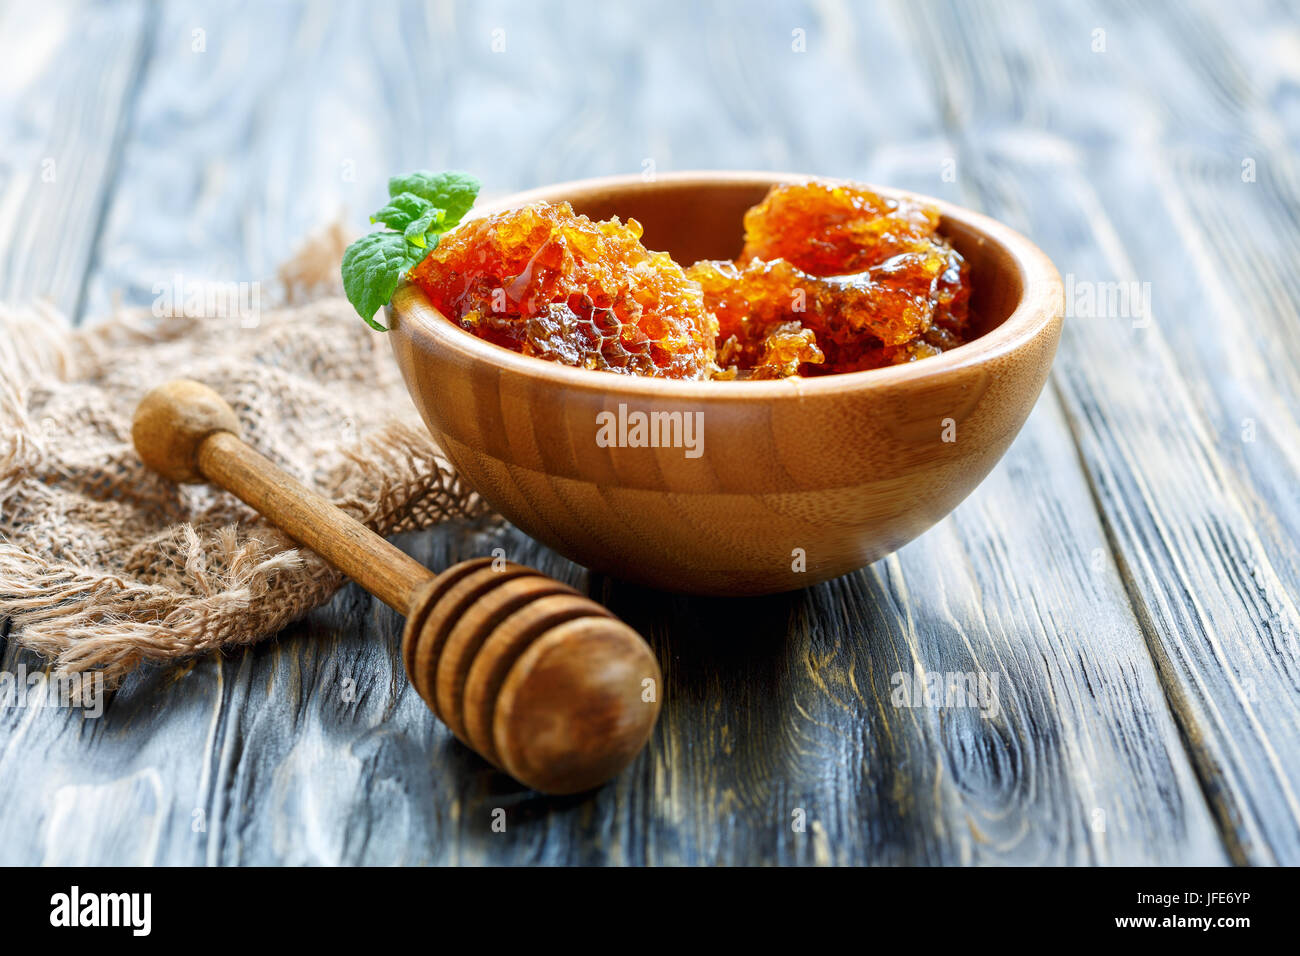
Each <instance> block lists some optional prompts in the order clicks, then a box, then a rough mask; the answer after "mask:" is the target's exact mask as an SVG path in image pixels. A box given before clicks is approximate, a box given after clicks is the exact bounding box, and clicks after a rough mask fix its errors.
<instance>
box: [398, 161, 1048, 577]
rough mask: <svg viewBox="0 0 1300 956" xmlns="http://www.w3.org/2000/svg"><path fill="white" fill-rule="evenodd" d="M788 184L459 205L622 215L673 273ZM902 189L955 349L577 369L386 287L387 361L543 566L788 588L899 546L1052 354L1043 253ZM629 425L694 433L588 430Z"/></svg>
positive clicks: (684, 179) (956, 482)
mask: <svg viewBox="0 0 1300 956" xmlns="http://www.w3.org/2000/svg"><path fill="white" fill-rule="evenodd" d="M808 178H809V177H806V176H795V175H780V174H772V173H735V172H719V173H678V174H672V175H664V176H660V177H658V178H657V179H655V180H654V181H651V182H647V181H645V180H643V179H642V178H641V177H639V176H628V177H615V178H607V179H595V180H585V181H582V182H574V183H563V184H560V185H556V186H550V187H547V188H545V189H539V190H534V191H531V192H526V193H519V194H516V195H513V196H509V197H506V198H504V199H502V200H500V201H498V202H495V203H492V204H490V205H487V206H485V207H483V208H482V209H481V210H478V213H479V214H482V213H486V212H493V211H497V210H501V209H507V208H512V207H516V206H520V205H523V204H525V203H528V202H536V201H541V200H546V201H559V200H568V201H569V202H571V203H572V204H573V207H574V209H575V210H577V211H578V212H580V213H586V214H587V215H589V216H591V217H592V218H594V219H606V218H609V217H611V216H619V217H621V218H624V219H627V218H629V217H630V218H635V219H637V220H639V221H640V222H641V223H642V225H643V226H644V227H645V236H644V242H645V244H646V246H647V247H648V248H651V249H662V250H666V251H668V252H669V253H671V254H672V255H673V257H674V258H675V259H676V260H677V261H678V262H680V263H683V264H689V263H691V262H694V261H696V260H697V259H705V258H711V259H726V258H733V257H734V256H735V255H737V254H738V253H739V251H740V247H741V244H742V238H743V227H742V217H743V215H744V212H745V210H746V209H748V208H749V207H750V206H752V205H754V204H755V203H757V202H759V201H760V200H761V199H762V198H763V196H764V195H766V193H767V191H768V189H769V188H770V187H771V186H772V185H773V184H775V183H778V182H800V181H804V180H806V179H808ZM870 188H873V189H877V191H878V192H880V193H881V194H884V195H888V196H902V195H912V194H905V193H902V192H900V191H898V190H890V189H884V188H878V187H870ZM920 198H925V199H926V201H927V202H931V203H933V204H934V205H936V206H938V207H939V209H940V210H941V212H942V215H943V218H942V222H941V226H940V229H941V231H942V233H943V234H944V235H945V236H946V237H947V238H948V239H949V240H950V241H951V242H952V244H953V245H954V246H955V247H956V248H957V250H958V251H959V252H961V254H962V255H963V256H964V257H965V258H966V260H967V261H968V262H969V263H970V267H971V283H972V299H971V311H972V330H973V334H974V336H975V337H974V338H972V340H971V341H970V342H968V343H967V344H965V345H962V346H960V347H958V348H955V349H951V350H949V351H948V352H945V353H944V354H942V355H939V356H935V357H933V358H927V359H923V360H920V361H917V362H913V363H910V364H907V365H899V366H892V367H889V368H882V369H874V370H871V371H865V372H850V373H846V374H842V375H827V376H820V377H814V378H791V379H783V380H776V381H734V382H682V381H675V380H668V379H657V378H646V377H641V376H631V375H620V374H613V373H609V372H597V371H589V370H586V369H578V368H571V367H568V366H563V365H558V364H555V363H552V362H547V361H543V360H541V359H536V358H531V357H527V356H523V355H519V354H517V353H515V352H512V351H510V350H508V349H505V348H502V347H500V346H497V345H493V344H491V343H489V342H486V341H484V340H482V339H480V338H477V337H476V336H474V335H472V334H470V333H469V332H466V331H465V330H463V329H461V328H460V327H459V326H457V325H456V324H455V323H453V322H451V321H448V320H447V319H446V318H445V317H444V316H443V315H442V314H441V313H439V312H438V311H437V310H436V309H435V308H434V307H433V306H432V305H431V304H430V303H429V301H428V299H427V298H425V296H424V295H423V293H422V292H420V290H419V289H418V288H416V287H415V286H413V285H410V284H405V283H404V284H403V285H402V286H401V287H400V288H399V289H398V291H397V293H396V294H395V295H394V297H393V302H392V305H391V306H390V307H389V311H388V319H389V326H390V329H391V330H392V331H391V337H392V344H393V350H394V352H395V354H396V356H397V361H398V364H399V365H400V367H401V370H402V374H403V376H404V377H405V380H406V385H407V388H408V390H409V391H410V393H411V397H412V399H413V400H414V402H415V405H416V407H417V408H418V409H419V411H420V414H421V415H422V416H423V418H424V421H425V423H426V424H427V425H428V427H429V429H430V430H431V431H432V433H433V435H434V437H435V438H436V439H437V441H438V442H439V444H440V445H441V446H442V448H443V449H444V451H445V452H446V454H447V457H448V458H449V459H450V460H451V461H452V463H453V464H454V465H455V466H456V468H457V470H458V471H459V472H460V474H461V476H462V477H463V478H464V480H465V481H467V482H468V483H469V484H470V485H471V486H472V487H473V488H474V489H475V490H477V491H478V492H479V493H480V494H481V495H482V496H483V498H484V499H486V501H487V502H488V503H489V504H491V505H492V507H494V508H495V509H496V510H497V511H498V512H500V513H501V514H502V515H504V516H505V517H506V518H507V519H509V520H510V521H511V522H513V523H514V524H515V525H517V526H518V527H519V528H521V529H522V530H524V531H525V532H527V533H528V534H530V535H532V536H533V537H534V538H536V539H538V540H539V541H541V542H543V543H544V544H546V545H548V546H549V547H551V548H553V549H555V550H556V551H558V552H560V553H561V554H563V555H565V556H567V557H569V558H571V559H573V560H574V561H577V562H579V563H580V564H583V565H586V566H587V567H589V568H591V569H592V570H595V571H599V572H602V573H605V574H609V575H613V576H615V577H619V578H623V579H626V580H629V581H633V582H636V583H639V584H644V585H648V586H650V587H655V588H661V589H664V590H670V591H681V592H686V593H694V594H712V595H734V596H739V595H752V594H768V593H774V592H778V591H786V590H792V589H795V588H801V587H806V586H808V585H811V584H815V583H817V582H819V581H824V580H827V579H830V578H834V577H838V576H839V575H842V574H845V573H847V572H850V571H854V570H856V569H858V568H861V567H864V566H866V565H868V564H870V563H871V562H873V561H875V560H877V559H879V558H881V557H883V556H885V555H887V554H889V553H890V552H892V551H895V550H897V549H898V548H899V547H901V546H902V545H904V544H906V543H907V542H908V541H911V540H912V539H913V538H915V537H917V536H918V535H919V534H921V533H922V532H923V531H925V530H926V529H927V528H929V527H930V526H931V525H933V524H934V523H935V522H937V521H938V520H939V519H941V518H942V517H943V516H944V515H946V514H948V512H950V511H951V510H952V509H953V508H954V507H956V506H957V504H958V503H959V502H961V500H962V499H963V498H965V497H966V496H967V495H968V494H970V492H971V491H972V490H973V489H974V488H975V486H976V485H978V484H979V483H980V481H982V480H983V479H984V477H985V476H986V475H987V474H988V473H989V471H990V470H991V469H992V468H993V466H994V464H996V463H997V461H998V459H999V458H1000V457H1001V456H1002V454H1003V453H1004V452H1005V451H1006V450H1007V448H1008V446H1010V444H1011V442H1012V440H1013V439H1014V438H1015V436H1016V433H1017V432H1018V431H1019V429H1020V427H1021V425H1023V424H1024V421H1025V418H1026V417H1027V416H1028V414H1029V411H1030V409H1032V408H1033V406H1034V403H1035V401H1036V400H1037V398H1038V395H1039V393H1040V392H1041V391H1042V388H1043V384H1044V383H1045V382H1046V380H1047V374H1048V371H1049V369H1050V367H1051V363H1052V358H1053V356H1054V355H1055V353H1056V345H1057V341H1058V339H1059V338H1060V331H1061V322H1062V316H1063V311H1064V300H1063V294H1062V288H1061V280H1060V276H1059V275H1058V273H1057V271H1056V268H1055V267H1054V266H1053V265H1052V263H1051V261H1050V260H1049V259H1048V258H1047V256H1046V255H1044V254H1043V253H1042V252H1041V251H1040V250H1039V249H1038V248H1037V247H1036V246H1035V245H1033V243H1031V242H1030V241H1029V240H1028V239H1026V238H1025V237H1024V236H1021V235H1020V234H1019V233H1017V232H1015V231H1013V230H1012V229H1009V228H1008V227H1006V226H1004V225H1002V224H1001V223H998V222H996V221H994V220H992V219H989V218H988V217H986V216H982V215H979V214H978V213H974V212H971V211H969V210H966V209H962V208H960V207H957V206H953V205H951V204H948V203H945V202H941V201H939V200H934V199H929V198H928V197H920ZM638 413H640V414H641V415H644V416H646V418H645V421H656V422H658V423H660V424H667V423H673V424H676V422H677V421H678V420H680V422H681V425H682V427H683V429H684V428H685V427H686V426H687V425H688V424H689V425H691V426H694V425H695V424H696V423H698V426H699V428H700V431H699V434H698V435H693V433H688V432H685V431H683V433H682V435H681V438H682V441H681V442H679V443H678V444H677V445H675V446H671V447H628V446H626V445H623V446H619V445H618V444H614V445H612V446H611V445H609V443H608V442H607V441H605V440H604V439H608V437H609V436H610V435H611V432H610V431H609V426H610V425H611V424H613V425H614V426H615V427H616V428H617V424H618V423H619V422H627V423H635V422H636V421H637V420H638V419H637V414H638ZM653 415H661V416H662V415H667V416H669V417H668V418H660V419H657V420H656V419H651V417H650V416H653ZM672 416H680V419H676V418H674V417H672ZM690 437H696V438H698V439H699V441H698V444H697V445H696V446H695V447H692V444H691V443H688V442H687V441H686V439H687V438H690ZM598 439H601V440H598Z"/></svg>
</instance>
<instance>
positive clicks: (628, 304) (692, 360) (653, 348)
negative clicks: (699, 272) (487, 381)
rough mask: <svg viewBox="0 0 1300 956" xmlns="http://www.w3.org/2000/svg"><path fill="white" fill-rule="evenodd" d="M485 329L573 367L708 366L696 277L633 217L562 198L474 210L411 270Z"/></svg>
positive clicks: (708, 334)
mask: <svg viewBox="0 0 1300 956" xmlns="http://www.w3.org/2000/svg"><path fill="white" fill-rule="evenodd" d="M410 278H411V281H412V282H414V283H415V284H416V285H418V286H419V287H420V288H421V289H422V290H423V291H424V293H425V294H426V295H427V296H428V297H429V299H430V301H431V302H432V303H433V304H434V305H435V306H437V307H438V309H439V311H441V312H442V313H443V314H444V315H445V316H447V317H448V318H449V319H451V320H452V321H454V322H456V323H458V324H459V325H460V326H461V327H462V328H464V329H466V330H468V331H470V332H472V333H474V334H475V335H477V336H479V337H480V338H483V339H486V340H488V341H489V342H495V343H496V344H498V345H502V346H505V347H506V348H509V349H513V350H514V351H516V352H520V353H522V354H524V355H532V356H535V357H537V358H543V359H549V360H551V361H555V362H560V363H563V364H565V365H573V366H577V367H579V368H589V369H600V370H604V371H610V372H621V373H625V374H635V375H651V376H661V377H666V378H681V379H700V378H707V377H709V376H711V375H712V374H713V373H714V372H715V371H716V369H717V366H716V364H715V363H714V349H715V344H716V332H717V321H716V319H714V317H713V315H712V314H711V313H710V312H708V311H707V310H706V309H705V307H704V298H703V294H702V291H701V289H700V287H699V285H698V284H697V283H695V282H692V281H690V280H688V279H687V278H686V275H685V272H684V271H683V270H682V268H681V266H679V265H678V264H677V263H676V262H674V261H673V260H672V258H671V257H670V256H669V255H668V254H667V253H664V252H650V251H649V250H647V249H646V248H645V246H644V245H642V244H641V225H640V223H638V222H637V221H636V220H635V219H629V220H628V221H627V222H626V223H623V222H620V221H619V220H618V219H610V220H607V221H604V222H594V221H593V220H591V219H589V218H588V217H586V216H579V215H577V214H575V213H574V211H573V208H572V207H571V206H570V205H569V204H568V203H538V204H535V205H530V206H524V207H522V208H519V209H512V210H508V211H505V212H499V213H496V214H493V215H490V216H485V217H483V218H480V219H474V220H471V221H469V222H467V223H465V224H464V225H462V226H461V227H460V228H458V229H456V230H455V231H453V232H451V233H450V234H448V235H446V236H444V237H443V239H442V241H441V242H440V243H439V244H438V247H437V248H436V249H434V250H433V252H431V253H430V254H429V256H428V257H426V258H425V260H424V261H423V262H421V263H420V264H419V265H418V266H416V267H415V268H414V269H413V270H412V271H411V274H410Z"/></svg>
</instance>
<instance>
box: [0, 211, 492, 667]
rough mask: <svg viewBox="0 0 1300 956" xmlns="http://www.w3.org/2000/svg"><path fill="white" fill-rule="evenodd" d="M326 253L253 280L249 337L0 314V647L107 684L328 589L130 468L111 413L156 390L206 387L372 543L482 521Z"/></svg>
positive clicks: (42, 313) (190, 320) (120, 419)
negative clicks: (450, 523) (5, 628)
mask: <svg viewBox="0 0 1300 956" xmlns="http://www.w3.org/2000/svg"><path fill="white" fill-rule="evenodd" d="M343 245H344V236H343V235H342V232H341V230H339V229H337V228H335V229H331V230H329V231H328V232H327V233H325V234H323V235H321V236H318V237H316V238H315V239H313V240H312V241H310V242H309V243H308V244H307V245H306V246H305V247H304V248H303V250H302V251H301V252H300V253H299V254H298V255H297V256H296V257H295V259H294V260H293V261H291V262H289V263H286V264H285V265H284V266H283V267H282V268H281V270H280V274H279V276H278V278H277V279H276V280H275V281H274V282H272V283H265V284H263V285H264V288H263V289H262V300H263V307H262V309H261V314H260V317H259V318H258V320H257V322H256V326H255V327H253V328H245V327H243V325H245V324H251V323H247V322H241V319H240V318H239V317H238V316H236V317H214V316H206V317H205V316H201V315H192V314H191V315H185V314H183V312H184V311H186V309H185V306H186V303H185V302H179V303H177V305H178V306H179V310H173V312H172V313H171V314H167V315H163V316H161V317H160V316H158V315H155V314H154V313H155V310H153V309H143V310H136V311H133V312H120V313H118V314H116V315H114V316H113V317H111V318H109V319H107V320H105V321H102V322H98V323H93V324H90V325H89V326H87V327H85V328H83V329H71V328H69V326H68V324H67V322H66V321H65V320H64V319H63V318H62V317H61V316H59V315H57V314H56V313H55V312H54V310H53V309H50V308H42V307H39V306H38V307H34V308H31V309H25V310H22V311H17V310H12V309H4V308H2V307H0V618H8V619H9V621H10V634H9V639H10V640H11V641H17V642H18V643H19V644H21V645H23V646H25V647H29V648H32V649H34V650H36V651H37V652H39V653H40V654H42V655H44V656H45V657H46V658H49V659H51V660H52V661H54V662H55V665H56V672H59V673H62V672H72V671H86V670H95V671H99V672H102V674H103V676H104V679H105V680H106V682H108V683H109V684H110V685H111V684H112V683H114V682H115V681H117V680H118V679H120V678H121V677H122V676H123V675H124V674H126V673H127V672H128V671H130V670H131V669H132V668H134V667H136V666H137V665H139V664H141V663H144V662H153V663H166V662H170V661H175V660H177V659H180V658H183V657H187V656H189V655H193V654H199V653H203V652H206V651H210V650H212V649H214V648H220V647H226V646H230V645H236V644H248V643H252V642H254V641H257V640H260V639H261V638H264V637H267V636H269V635H272V634H274V633H275V632H276V631H278V630H279V629H281V628H282V627H284V626H285V625H286V624H288V623H289V622H291V621H293V620H294V619H296V618H298V617H301V616H302V615H303V614H305V613H306V612H307V611H309V610H310V609H311V608H313V607H316V606H317V605H319V604H321V603H323V602H324V601H326V600H327V599H328V598H329V596H330V595H331V594H332V593H333V592H334V591H335V589H337V588H338V587H339V585H340V584H341V583H342V579H341V577H340V575H339V574H337V573H336V572H335V571H333V570H331V569H330V568H329V567H328V566H327V565H326V564H325V563H324V562H323V561H322V560H321V559H320V558H318V557H317V556H316V555H315V554H313V553H311V552H309V551H306V550H298V549H296V548H295V547H294V545H293V543H292V542H291V541H290V540H289V539H288V538H287V537H285V536H284V535H283V534H282V533H280V532H279V531H277V530H276V529H275V528H273V527H271V526H270V525H269V524H267V523H266V522H265V521H264V520H262V519H261V518H260V517H258V516H257V515H256V514H255V513H254V512H253V511H251V510H250V509H249V508H247V507H246V506H245V505H243V504H242V503H241V502H239V501H238V500H237V499H236V498H234V497H233V496H232V495H229V494H227V493H225V492H222V491H219V490H216V489H213V488H211V487H209V486H206V485H187V486H176V485H173V484H170V483H168V482H167V481H165V480H164V479H162V478H160V477H159V476H157V475H155V474H153V473H152V472H150V471H149V470H148V469H146V468H145V467H144V465H143V464H141V462H140V460H139V459H138V458H137V457H136V454H135V451H134V449H133V448H132V446H131V416H132V413H133V411H134V409H135V405H136V403H137V402H138V401H139V399H140V397H141V396H142V395H143V394H144V393H145V392H146V391H148V390H149V389H150V388H151V387H153V386H154V385H157V384H159V383H161V382H164V381H166V380H168V379H172V378H177V377H188V378H193V379H197V380H199V381H201V382H204V383H206V384H208V385H210V386H212V387H213V388H214V389H216V390H217V392H219V393H220V394H221V395H222V396H223V397H224V398H225V399H226V400H227V401H228V402H230V404H231V405H232V406H233V407H234V408H235V411H236V412H237V413H238V415H239V418H240V420H241V422H242V424H243V426H244V437H245V439H246V440H247V441H248V442H249V443H250V444H252V445H253V446H254V447H255V448H257V449H258V450H260V451H261V452H262V453H263V454H265V455H267V456H268V457H269V458H271V460H273V461H274V462H276V463H277V464H279V465H280V466H281V467H283V468H285V469H286V470H287V471H289V472H290V473H291V474H293V475H294V476H295V477H297V478H298V479H299V480H301V481H303V482H305V483H306V484H307V485H309V486H310V487H313V488H316V489H317V490H319V491H320V492H321V493H322V494H324V495H325V496H326V497H327V498H329V499H331V500H332V501H334V502H335V503H336V504H338V505H339V506H340V507H342V508H343V509H344V510H346V511H348V512H349V513H350V514H352V515H353V516H354V517H356V518H357V519H359V520H360V521H362V522H364V523H365V524H367V525H369V526H370V527H371V528H373V529H374V530H376V531H378V532H379V533H380V534H383V535H389V534H393V533H396V532H400V531H408V530H413V529H417V528H426V527H429V526H430V525H433V524H436V523H437V522H439V521H443V520H446V519H450V518H462V517H477V516H479V515H481V514H484V513H486V508H485V507H484V505H483V504H482V502H481V501H480V500H479V499H478V497H477V496H476V495H474V494H472V493H471V492H470V491H469V490H468V489H466V488H465V487H463V486H462V485H461V484H460V483H459V481H458V480H457V478H456V475H455V473H454V472H453V470H452V469H451V467H450V466H449V464H448V463H447V462H446V461H445V460H444V459H443V458H442V457H441V456H440V455H439V453H438V449H437V448H436V447H435V445H434V444H433V441H432V439H431V438H430V437H429V434H428V432H427V431H426V430H425V428H424V426H423V425H422V424H421V423H420V421H419V418H418V416H417V415H416V412H415V409H414V408H413V406H412V405H411V401H410V399H409V397H408V396H407V394H406V389H405V388H404V386H403V385H402V381H401V377H400V374H399V373H398V371H397V367H396V364H395V362H394V361H393V358H392V354H391V351H390V348H389V343H388V341H387V340H386V337H385V336H384V335H383V334H382V333H379V332H373V331H371V330H370V329H368V328H367V327H366V326H365V325H364V324H363V323H362V321H361V320H360V319H359V318H357V316H356V313H355V312H353V311H352V308H351V306H349V305H348V303H347V301H346V300H344V299H342V298H340V297H339V296H338V285H337V281H338V280H337V277H338V264H339V260H340V257H341V255H342V250H343ZM267 300H272V301H274V302H275V303H276V304H275V306H274V307H271V308H266V302H267ZM190 305H191V308H190V310H189V311H196V310H195V309H194V308H193V303H190Z"/></svg>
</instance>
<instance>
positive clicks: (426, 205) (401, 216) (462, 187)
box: [343, 170, 482, 332]
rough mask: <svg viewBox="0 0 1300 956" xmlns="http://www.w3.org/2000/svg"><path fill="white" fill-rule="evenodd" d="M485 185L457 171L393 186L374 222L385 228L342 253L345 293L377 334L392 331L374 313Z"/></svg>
mask: <svg viewBox="0 0 1300 956" xmlns="http://www.w3.org/2000/svg"><path fill="white" fill-rule="evenodd" d="M481 185H482V184H481V183H480V182H479V181H478V180H477V179H475V178H474V177H473V176H471V175H469V173H461V172H455V171H452V172H446V173H432V172H429V171H427V170H420V171H417V172H414V173H410V174H409V175H406V176H394V177H393V178H392V179H390V180H389V181H388V196H389V199H388V203H387V204H386V205H385V206H384V208H382V209H380V210H379V212H377V213H375V214H374V215H373V216H371V217H370V221H371V222H379V223H383V224H384V226H385V227H386V228H384V229H378V230H376V231H374V232H370V233H367V234H366V235H364V236H362V237H361V238H360V239H358V240H357V241H356V242H354V243H352V245H350V246H348V248H347V251H346V252H344V253H343V291H344V292H346V293H347V296H348V301H349V302H351V303H352V306H353V308H355V309H356V310H357V314H358V315H360V316H361V318H363V319H365V320H366V324H368V325H369V326H370V327H371V328H372V329H377V330H378V331H380V332H387V331H388V329H386V328H385V327H384V326H382V325H380V324H379V323H378V322H376V321H375V313H376V312H378V311H379V310H380V309H381V308H383V307H384V306H385V305H386V304H388V301H389V300H390V299H392V297H393V292H394V291H395V290H396V289H397V283H398V282H400V281H401V279H402V276H404V275H405V274H406V271H407V270H408V269H411V268H413V267H415V266H417V265H419V264H420V262H421V261H422V260H423V259H424V257H425V256H427V255H428V254H429V253H430V252H432V251H433V250H434V249H436V248H438V240H439V239H441V238H442V234H443V233H445V232H447V231H448V230H450V229H452V228H454V227H455V226H457V225H458V224H459V223H460V221H461V219H463V218H464V217H465V214H466V213H467V212H469V210H470V207H471V206H473V205H474V200H475V199H476V198H477V197H478V191H479V187H480V186H481Z"/></svg>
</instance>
